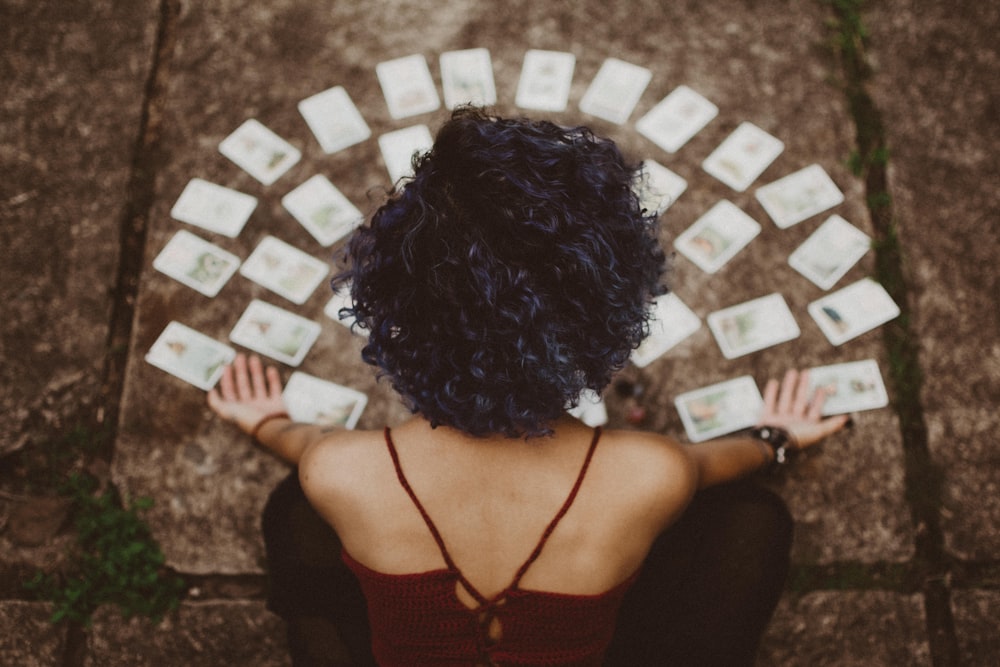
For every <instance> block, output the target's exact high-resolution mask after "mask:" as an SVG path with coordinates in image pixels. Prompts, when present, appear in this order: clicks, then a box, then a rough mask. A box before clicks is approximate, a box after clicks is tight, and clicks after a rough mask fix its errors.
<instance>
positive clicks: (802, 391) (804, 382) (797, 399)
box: [792, 371, 812, 415]
mask: <svg viewBox="0 0 1000 667" xmlns="http://www.w3.org/2000/svg"><path fill="white" fill-rule="evenodd" d="M794 389H795V396H794V398H793V399H792V410H793V412H794V414H796V415H804V414H806V412H807V411H808V410H809V403H810V399H812V396H811V395H810V394H809V371H802V372H801V373H799V374H798V378H797V380H796V382H795V385H794Z"/></svg>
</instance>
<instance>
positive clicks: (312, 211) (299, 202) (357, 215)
mask: <svg viewBox="0 0 1000 667" xmlns="http://www.w3.org/2000/svg"><path fill="white" fill-rule="evenodd" d="M281 205H282V206H284V207H285V209H286V210H287V211H288V212H289V213H291V214H292V217H294V218H295V219H296V220H298V221H299V223H300V224H301V225H302V226H303V227H305V228H306V231H308V232H309V233H310V234H312V235H313V238H315V239H316V240H317V241H319V243H320V245H322V246H330V245H333V244H334V243H336V242H337V241H339V240H340V239H342V238H344V237H345V236H347V235H348V234H350V233H351V232H352V231H354V230H355V229H356V228H357V227H358V226H359V225H360V224H361V223H362V222H364V215H363V214H362V213H361V211H359V210H358V208H357V207H356V206H355V205H354V204H352V203H351V201H350V200H349V199H348V198H347V197H345V196H344V195H343V193H341V191H340V190H338V189H337V186H335V185H334V184H333V183H331V182H330V180H329V179H328V178H327V177H326V176H323V175H322V174H316V175H315V176H313V177H312V178H310V179H309V180H307V181H306V182H304V183H302V184H301V185H299V186H298V187H297V188H295V189H294V190H292V191H291V192H289V193H288V194H286V195H285V196H284V197H282V198H281Z"/></svg>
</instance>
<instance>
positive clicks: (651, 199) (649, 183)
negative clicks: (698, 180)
mask: <svg viewBox="0 0 1000 667" xmlns="http://www.w3.org/2000/svg"><path fill="white" fill-rule="evenodd" d="M638 185H639V187H638V190H639V205H640V206H641V207H642V208H644V209H645V210H647V211H649V212H650V213H655V214H656V215H660V214H662V213H663V212H664V211H666V210H667V209H668V208H670V205H671V204H673V203H674V202H675V201H677V198H678V197H680V196H681V195H682V194H683V193H684V191H685V190H686V189H687V181H685V180H684V178H683V177H681V176H679V175H677V174H675V173H674V172H672V171H670V170H669V169H667V168H666V167H664V166H663V165H662V164H660V163H659V162H657V161H656V160H643V162H642V179H641V180H640V182H639V184H638Z"/></svg>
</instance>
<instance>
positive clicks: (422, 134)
mask: <svg viewBox="0 0 1000 667" xmlns="http://www.w3.org/2000/svg"><path fill="white" fill-rule="evenodd" d="M433 145H434V138H433V137H432V136H431V131H430V130H429V129H428V128H427V126H426V125H413V126H411V127H404V128H403V129H401V130H394V131H392V132H386V133H385V134H383V135H382V136H380V137H379V138H378V146H379V150H381V151H382V160H383V161H384V162H385V168H386V170H387V171H388V172H389V179H390V180H391V181H392V182H393V184H396V183H398V182H399V181H400V180H402V179H404V178H409V177H411V176H413V156H414V155H417V154H423V153H426V152H427V151H429V150H430V149H431V147H432V146H433Z"/></svg>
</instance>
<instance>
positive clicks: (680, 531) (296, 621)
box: [263, 471, 792, 667]
mask: <svg viewBox="0 0 1000 667" xmlns="http://www.w3.org/2000/svg"><path fill="white" fill-rule="evenodd" d="M263 532H264V542H265V545H266V548H267V559H268V570H269V595H268V607H269V608H270V609H271V610H272V611H274V612H275V613H276V614H278V615H279V616H281V617H283V618H284V619H285V621H286V622H287V623H288V643H289V651H290V652H291V655H292V660H293V664H294V665H296V667H318V666H320V665H324V664H329V659H330V656H331V652H332V651H336V637H337V636H338V635H339V637H340V639H341V640H342V641H343V643H344V644H345V645H346V646H347V648H348V650H349V651H350V654H351V657H352V659H353V661H354V663H355V665H358V666H359V667H360V666H362V665H374V664H375V662H374V659H373V658H372V654H371V632H370V629H369V627H368V619H367V610H366V605H365V599H364V596H363V595H362V593H361V588H360V586H359V585H358V582H357V579H356V578H355V577H354V575H353V574H352V573H351V571H350V570H348V569H347V567H346V566H345V565H344V564H343V563H342V561H341V560H340V541H339V540H338V539H337V535H336V533H334V532H333V530H332V529H331V528H330V527H329V526H328V525H327V524H326V523H325V522H323V520H322V519H320V517H319V515H318V514H316V512H315V511H314V510H313V509H312V507H311V506H310V505H309V503H308V501H307V500H306V498H305V496H304V494H303V493H302V488H301V487H300V486H299V482H298V476H297V474H296V472H295V471H293V472H292V474H291V475H289V477H288V478H287V479H285V480H284V481H283V482H282V483H281V484H279V485H278V487H277V488H276V489H275V490H274V492H273V493H272V494H271V497H270V498H269V499H268V503H267V506H266V507H265V508H264V516H263ZM791 541H792V519H791V517H790V516H789V514H788V510H787V508H786V507H785V504H784V502H783V501H782V500H781V499H780V498H779V497H778V496H776V495H775V494H773V493H771V492H770V491H767V490H765V489H762V488H760V487H758V486H756V485H754V484H752V483H750V482H739V483H734V484H729V485H725V486H721V487H716V488H713V489H708V490H706V491H702V492H700V493H698V494H697V495H696V496H695V499H694V501H693V502H692V503H691V505H690V507H689V508H688V509H687V510H686V511H685V513H684V515H683V516H682V517H681V519H680V520H679V521H678V522H677V523H675V524H674V525H673V526H671V527H670V528H669V529H667V530H666V531H665V532H664V533H663V534H662V535H660V537H659V538H657V540H656V542H655V543H654V544H653V547H652V549H651V550H650V553H649V556H648V557H647V558H646V562H645V564H644V566H643V571H642V574H641V575H640V577H639V580H638V581H637V582H636V584H635V585H634V586H633V587H632V589H631V590H630V591H629V592H628V594H627V595H626V597H625V600H624V602H623V603H622V608H621V613H620V615H619V620H618V626H617V629H616V630H615V636H614V639H613V641H612V643H611V647H610V649H609V651H608V655H607V660H606V664H607V665H613V666H617V665H620V666H622V667H626V666H627V667H641V666H642V665H650V666H653V665H655V666H657V667H664V666H666V665H671V666H673V665H677V666H692V667H696V666H697V667H702V666H716V665H718V666H723V665H724V666H726V667H729V666H738V665H753V663H754V658H755V655H756V653H757V647H758V644H759V642H760V637H761V635H762V634H763V632H764V630H765V628H766V627H767V624H768V621H769V620H770V618H771V614H772V613H773V611H774V608H775V605H776V604H777V603H778V599H779V598H780V596H781V591H782V588H783V585H784V581H785V577H786V575H787V573H788V564H789V552H790V549H791Z"/></svg>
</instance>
